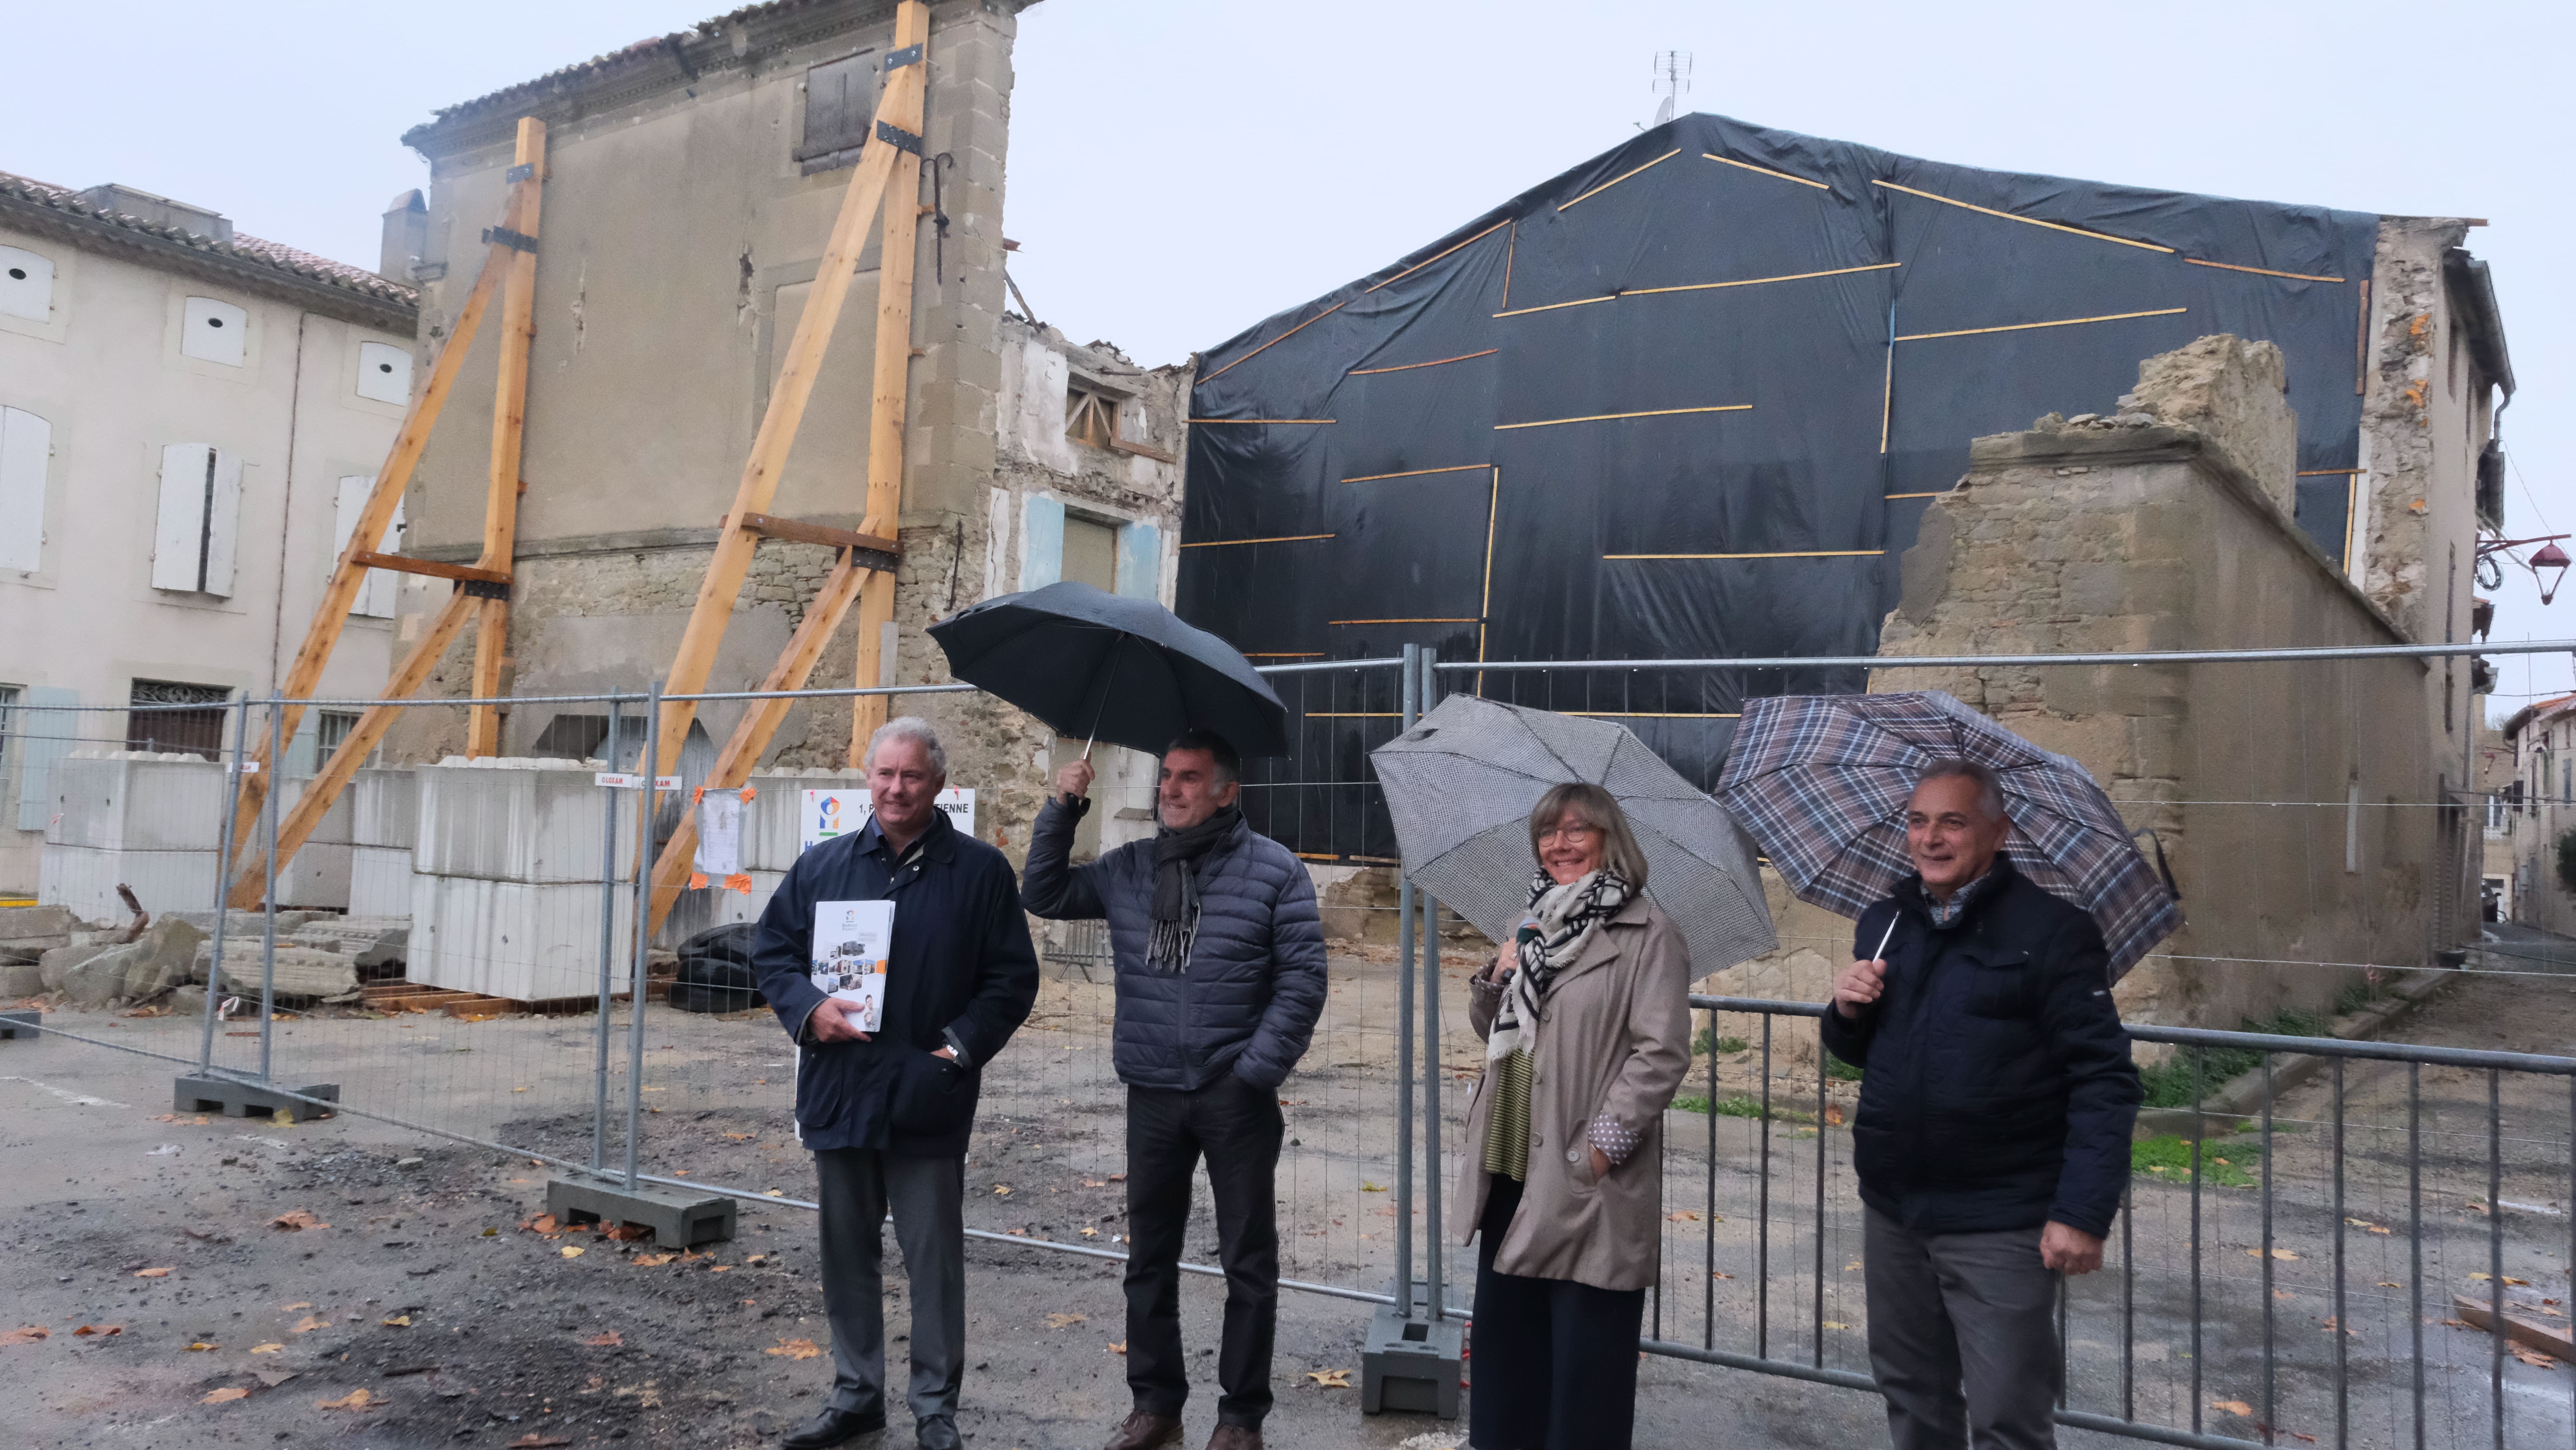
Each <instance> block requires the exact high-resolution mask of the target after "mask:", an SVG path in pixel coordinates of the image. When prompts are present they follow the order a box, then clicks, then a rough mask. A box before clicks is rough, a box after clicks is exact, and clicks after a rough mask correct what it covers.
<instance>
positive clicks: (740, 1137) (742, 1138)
mask: <svg viewBox="0 0 2576 1450" xmlns="http://www.w3.org/2000/svg"><path fill="white" fill-rule="evenodd" d="M725 1136H726V1137H728V1138H731V1139H733V1140H734V1141H735V1142H737V1143H742V1142H748V1141H749V1140H751V1139H753V1138H757V1137H759V1136H760V1135H759V1134H758V1133H727V1134H725Z"/></svg>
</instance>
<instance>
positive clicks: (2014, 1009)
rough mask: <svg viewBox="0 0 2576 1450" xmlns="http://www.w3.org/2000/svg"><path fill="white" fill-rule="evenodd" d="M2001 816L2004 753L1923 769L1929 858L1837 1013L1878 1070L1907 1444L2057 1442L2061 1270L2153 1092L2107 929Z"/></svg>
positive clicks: (1831, 1028)
mask: <svg viewBox="0 0 2576 1450" xmlns="http://www.w3.org/2000/svg"><path fill="white" fill-rule="evenodd" d="M2007 825H2008V823H2007V821H2006V819H2005V814H2004V797H2003V791H2002V789H2001V787H2000V786H1999V785H1998V783H1997V782H1996V779H1995V774H1994V772H1993V771H1991V770H1988V769H1987V768H1986V767H1984V766H1982V765H1978V764H1975V763H1973V762H1968V761H1959V760H1951V761H1942V762H1938V763H1936V764H1934V765H1933V766H1932V767H1931V768H1930V769H1929V770H1927V771H1925V772H1924V773H1923V775H1922V777H1921V779H1920V781H1919V782H1918V783H1917V784H1916V786H1915V789H1914V795H1913V799H1912V800H1911V801H1910V802H1909V803H1908V805H1907V807H1906V830H1905V838H1906V847H1907V850H1908V852H1909V853H1910V854H1911V855H1912V856H1913V858H1914V866H1915V870H1916V872H1917V874H1916V875H1915V876H1914V877H1913V878H1911V879H1909V880H1908V881H1907V882H1906V883H1905V884H1903V885H1901V886H1899V887H1898V888H1897V889H1896V894H1895V896H1893V897H1891V898H1889V899H1888V900H1886V901H1882V902H1880V903H1878V904H1877V905H1876V906H1873V907H1871V908H1870V909H1869V910H1868V911H1866V912H1864V913H1862V915H1861V919H1860V926H1859V930H1858V931H1857V932H1856V933H1855V934H1854V936H1855V944H1854V946H1853V949H1852V955H1853V956H1854V957H1855V958H1859V957H1860V956H1861V954H1862V953H1863V952H1870V953H1873V955H1871V956H1870V957H1868V958H1867V959H1863V960H1855V961H1854V962H1853V963H1852V964H1851V966H1849V967H1848V968H1846V969H1844V971H1843V973H1842V975H1841V976H1840V977H1839V978H1838V979H1837V980H1836V981H1835V983H1834V1002H1833V1007H1832V1009H1831V1010H1830V1011H1828V1012H1827V1013H1826V1014H1825V1017H1824V1022H1823V1028H1824V1039H1825V1046H1826V1047H1827V1048H1828V1049H1830V1050H1831V1051H1832V1052H1833V1054H1834V1055H1835V1056H1836V1057H1839V1058H1841V1059H1843V1060H1844V1061H1845V1062H1849V1063H1852V1064H1854V1065H1856V1066H1859V1067H1862V1068H1866V1069H1867V1072H1866V1074H1865V1075H1864V1076H1863V1078H1862V1080H1861V1096H1860V1112H1859V1114H1858V1116H1856V1117H1855V1118H1854V1120H1853V1123H1852V1159H1853V1166H1854V1167H1855V1168H1856V1169H1857V1170H1858V1172H1859V1175H1860V1196H1861V1202H1862V1203H1863V1204H1864V1205H1866V1211H1867V1223H1866V1226H1865V1237H1864V1243H1865V1245H1866V1248H1865V1256H1866V1258H1867V1260H1868V1271H1867V1283H1868V1294H1869V1356H1870V1363H1871V1366H1872V1367H1873V1368H1874V1369H1875V1370H1876V1371H1877V1376H1878V1386H1879V1391H1880V1393H1881V1394H1883V1395H1885V1396H1886V1398H1887V1424H1888V1432H1889V1435H1890V1438H1891V1439H1892V1440H1893V1441H1894V1442H1895V1446H1896V1450H1956V1447H1958V1446H1960V1445H1962V1444H1973V1445H1974V1446H1975V1447H1976V1450H2045V1447H2048V1446H2052V1445H2054V1444H2055V1443H2056V1436H2057V1428H2056V1423H2055V1419H2054V1417H2053V1415H2052V1413H2051V1412H2052V1409H2053V1407H2054V1405H2055V1403H2056V1400H2057V1391H2058V1369H2059V1363H2060V1360H2059V1355H2058V1344H2057V1328H2056V1323H2055V1318H2054V1315H2055V1310H2056V1303H2057V1284H2058V1276H2059V1275H2061V1274H2088V1273H2091V1272H2092V1271H2093V1270H2095V1269H2098V1268H2100V1267H2102V1240H2103V1239H2104V1238H2106V1237H2107V1236H2108V1235H2109V1234H2110V1232H2111V1221H2112V1218H2113V1217H2114V1216H2115V1215H2116V1214H2118V1212H2119V1209H2120V1197H2121V1194H2122V1193H2123V1192H2124V1191H2125V1189H2126V1188H2127V1186H2128V1181H2129V1131H2130V1128H2131V1126H2132V1124H2133V1123H2134V1122H2135V1121H2136V1119H2137V1113H2138V1103H2139V1099H2140V1097H2141V1093H2140V1090H2139V1083H2138V1071H2137V1068H2136V1067H2134V1066H2133V1065H2131V1063H2130V1061H2129V1041H2128V1036H2127V1034H2126V1033H2124V1032H2123V1031H2122V1030H2121V1028H2120V1014H2119V1012H2118V1010H2117V1008H2116V1007H2114V1005H2113V1004H2112V1001H2111V984H2110V980H2109V977H2108V974H2107V972H2106V966H2107V963H2108V960H2109V954H2108V953H2107V952H2106V951H2105V949H2104V947H2103V944H2102V932H2101V929H2100V928H2099V927H2097V926H2095V925H2094V923H2093V918H2092V917H2091V916H2090V915H2088V914H2087V913H2086V912H2084V911H2083V910H2082V909H2081V908H2079V907H2076V906H2074V905H2073V904H2071V903H2069V902H2067V901H2064V900H2062V899H2060V898H2059V897H2057V896H2055V895H2052V894H2051V893H2049V892H2048V891H2045V890H2043V889H2041V888H2040V887H2039V886H2037V885H2035V884H2033V883H2032V882H2031V881H2030V879H2029V878H2027V877H2025V876H2023V875H2022V874H2021V873H2020V872H2018V871H2015V870H2014V869H2013V866H2012V863H2011V862H2010V861H2009V860H2006V859H2005V858H2004V857H2003V856H2002V855H2001V854H1999V852H2000V848H2001V847H2002V845H2003V839H2004V833H2005V830H2006V828H2007ZM1891 926H1892V928H1893V929H1892V932H1891ZM1881 943H1884V949H1883V950H1881V949H1880V948H1881ZM1963 1383H1964V1394H1963V1393H1962V1387H1963Z"/></svg>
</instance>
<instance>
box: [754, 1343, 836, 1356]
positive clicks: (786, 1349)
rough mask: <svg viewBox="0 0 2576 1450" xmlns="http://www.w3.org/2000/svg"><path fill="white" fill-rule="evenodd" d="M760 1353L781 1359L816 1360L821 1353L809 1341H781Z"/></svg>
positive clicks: (820, 1350) (819, 1349)
mask: <svg viewBox="0 0 2576 1450" xmlns="http://www.w3.org/2000/svg"><path fill="white" fill-rule="evenodd" d="M761 1353H763V1354H774V1355H777V1356H778V1357H779V1358H781V1359H818V1358H821V1357H822V1353H823V1351H822V1349H821V1348H819V1347H818V1346H817V1345H816V1344H815V1343H814V1341H812V1340H810V1339H782V1340H780V1341H778V1343H776V1344H775V1345H772V1346H771V1347H769V1348H767V1349H764V1350H762V1351H761Z"/></svg>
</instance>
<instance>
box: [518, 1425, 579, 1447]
mask: <svg viewBox="0 0 2576 1450" xmlns="http://www.w3.org/2000/svg"><path fill="white" fill-rule="evenodd" d="M571 1443H572V1437H571V1436H569V1435H540V1434H538V1433H537V1432H536V1431H534V1430H530V1431H529V1432H528V1433H526V1434H524V1435H522V1436H520V1437H519V1438H518V1439H516V1440H512V1441H510V1442H509V1444H510V1446H511V1450H542V1447H545V1446H549V1445H569V1444H571Z"/></svg>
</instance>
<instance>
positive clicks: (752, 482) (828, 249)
mask: <svg viewBox="0 0 2576 1450" xmlns="http://www.w3.org/2000/svg"><path fill="white" fill-rule="evenodd" d="M929 35H930V8H929V7H928V6H927V5H925V4H923V3H921V0H903V3H902V4H901V5H899V6H898V7H896V10H895V48H896V49H897V50H901V49H904V48H906V47H909V46H913V45H922V44H926V43H927V41H928V40H929ZM927 69H928V66H927V65H926V64H925V63H915V64H912V65H907V66H904V67H902V68H900V69H898V70H897V71H895V73H894V74H893V75H891V76H889V77H887V79H886V88H885V98H884V99H883V100H882V101H880V102H879V103H878V107H877V115H878V117H879V118H881V122H883V123H891V122H892V121H893V119H894V118H895V117H897V116H915V117H917V116H918V114H919V110H918V108H919V105H920V99H921V95H922V85H923V72H924V71H925V70H927ZM914 124H915V125H916V126H917V125H918V124H919V122H918V121H917V120H916V121H915V123H914ZM905 129H907V130H910V129H911V128H909V127H907V128H905ZM913 134H915V135H918V134H919V133H918V132H917V131H915V132H914V133H913ZM902 154H904V153H903V152H902V150H901V148H899V147H897V146H896V145H894V143H892V142H891V141H888V140H887V139H886V138H885V137H884V136H883V135H882V134H880V133H878V132H874V131H871V132H870V133H869V136H868V139H867V144H866V146H865V147H864V148H863V149H862V150H861V151H860V153H859V161H858V166H857V169H856V170H855V171H854V172H853V173H852V175H851V177H850V185H849V189H848V190H847V191H845V192H843V193H842V194H841V212H840V215H839V217H838V218H837V219H836V220H835V221H834V222H833V223H832V236H831V241H830V242H829V244H827V245H826V246H825V247H824V249H823V261H822V264H821V268H820V270H819V271H817V272H816V273H815V275H814V285H813V290H812V291H811V292H810V293H808V294H807V296H806V299H805V315H804V316H802V317H800V318H798V319H797V322H796V333H795V336H794V337H793V338H792V339H791V340H790V341H789V342H788V344H787V358H786V362H785V363H784V364H783V365H782V366H781V367H780V368H779V371H778V382H777V385H776V386H775V387H773V388H772V389H771V390H770V394H769V408H768V411H767V412H765V413H764V414H762V416H761V420H760V431H759V433H758V434H757V435H755V436H754V438H753V439H752V444H751V456H750V458H749V459H747V460H746V461H745V462H744V464H743V470H742V481H741V483H740V484H738V485H737V486H736V488H735V490H734V499H733V507H732V508H730V509H728V510H726V512H725V526H724V527H722V528H720V529H719V530H718V531H717V534H716V548H715V556H714V557H713V558H711V559H710V560H708V561H707V573H706V578H705V579H704V580H702V581H700V583H699V585H698V598H697V602H696V604H695V605H693V606H692V607H691V609H690V611H689V623H688V627H687V629H686V630H685V631H684V632H683V633H682V634H681V636H680V648H679V650H678V652H677V654H676V655H675V656H674V658H673V659H672V662H671V673H670V677H669V680H668V688H669V690H670V692H671V693H672V694H675V695H694V694H696V693H698V692H699V691H701V690H703V689H705V688H706V683H707V675H708V673H709V672H710V671H711V670H712V669H713V668H714V666H715V658H716V647H717V646H718V645H719V644H721V643H723V641H724V631H725V625H726V623H727V622H728V621H729V620H730V619H731V618H732V616H733V606H734V601H735V600H736V599H737V598H738V597H740V595H741V593H742V581H743V579H744V577H745V576H746V575H747V574H749V573H750V572H751V556H752V551H753V549H754V548H755V547H756V546H757V545H758V543H759V539H758V537H757V536H756V535H754V534H751V533H748V532H746V531H745V530H742V529H740V528H736V527H733V526H732V525H733V521H734V520H737V519H739V518H741V517H742V516H743V515H745V514H759V513H767V512H769V505H770V500H771V499H772V498H773V497H775V496H776V494H777V492H778V479H779V475H780V473H781V472H782V471H783V470H784V469H785V467H786V465H787V454H788V451H789V449H791V448H792V447H794V446H795V442H796V430H797V428H798V426H799V425H801V424H802V423H803V422H804V420H805V405H806V403H807V402H808V401H810V400H811V399H812V397H813V395H814V381H815V378H816V376H817V375H818V374H819V373H820V372H821V370H822V366H823V354H824V352H825V351H826V350H827V349H828V348H829V347H830V346H831V343H832V330H833V328H834V327H835V326H837V325H838V324H839V322H840V317H841V304H842V302H843V301H844V300H846V299H847V298H848V296H849V292H850V278H851V274H852V273H853V272H854V271H855V270H856V269H857V267H858V261H859V253H860V252H861V251H863V250H864V249H865V248H866V246H867V230H868V223H869V222H870V221H872V220H874V219H875V217H876V211H877V204H878V203H879V202H880V201H882V200H884V198H885V195H886V185H887V183H888V182H889V181H890V180H891V179H892V178H893V176H894V170H895V165H894V163H895V158H896V157H897V156H899V155H902ZM911 204H912V203H911V200H910V199H909V198H907V199H906V200H905V202H904V205H905V206H906V207H907V208H909V207H910V206H911ZM867 531H868V532H872V533H873V532H879V530H876V529H874V528H873V527H870V528H869V529H868V530H867ZM883 532H889V533H890V532H892V530H891V528H890V527H889V528H888V529H886V530H884V531H883ZM696 715H697V703H696V702H695V701H692V700H673V701H670V702H668V703H666V704H664V705H663V706H662V725H661V741H662V748H661V756H660V759H659V760H658V761H657V762H656V765H655V768H656V770H657V771H659V772H660V773H661V774H664V775H669V774H672V773H673V772H675V771H676V770H677V769H678V768H679V762H680V747H681V745H682V744H683V743H684V742H685V741H686V740H687V738H688V733H689V722H690V721H691V720H692V719H694V718H696ZM683 859H686V858H685V857H683Z"/></svg>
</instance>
